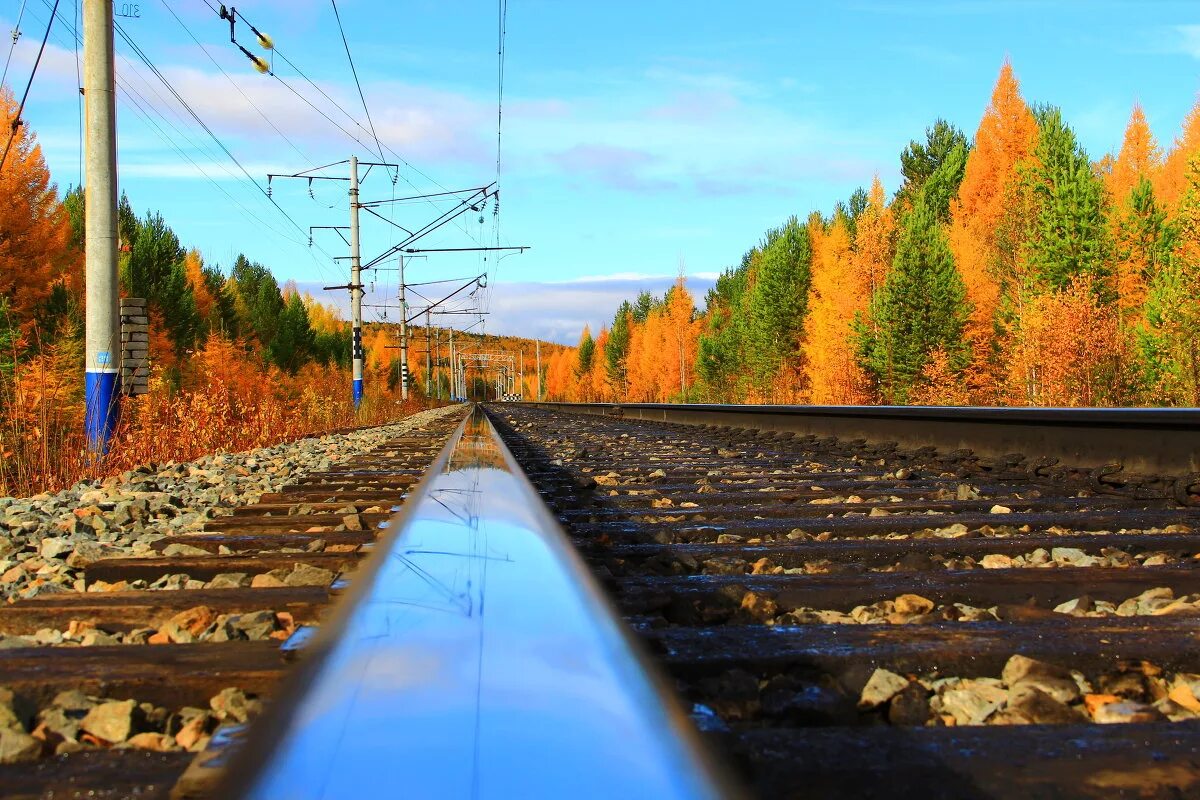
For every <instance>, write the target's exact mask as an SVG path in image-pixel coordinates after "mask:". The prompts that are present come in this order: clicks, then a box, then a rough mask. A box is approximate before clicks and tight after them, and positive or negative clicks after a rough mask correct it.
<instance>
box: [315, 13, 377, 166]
mask: <svg viewBox="0 0 1200 800" xmlns="http://www.w3.org/2000/svg"><path fill="white" fill-rule="evenodd" d="M329 2H330V4H332V5H333V16H334V18H335V19H337V26H338V33H340V34H341V35H342V46H343V47H345V48H346V60H347V61H349V62H350V74H351V75H353V76H354V85H355V86H356V87H358V99H359V100H361V101H362V106H363V111H364V112H365V113H366V115H367V124H368V125H370V126H371V138H373V139H374V140H375V147H376V148H377V149H378V150H379V160H380V161H387V156H385V155H384V154H383V145H381V144H380V143H379V135H378V134H377V133H375V123H374V121H372V119H371V109H369V108H367V98H366V96H364V95H363V90H362V84H361V83H359V82H358V70H356V69H355V68H354V57H353V56H351V55H350V42H348V41H346V29H345V28H343V27H342V15H341V14H339V13H338V7H337V0H329Z"/></svg>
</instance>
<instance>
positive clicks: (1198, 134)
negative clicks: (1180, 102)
mask: <svg viewBox="0 0 1200 800" xmlns="http://www.w3.org/2000/svg"><path fill="white" fill-rule="evenodd" d="M1197 153H1200V98H1197V100H1196V104H1195V105H1194V106H1192V110H1191V111H1189V112H1188V115H1187V116H1186V117H1184V119H1183V130H1182V131H1180V133H1179V136H1178V137H1177V138H1176V139H1175V143H1174V145H1172V147H1171V150H1170V152H1169V153H1167V157H1166V160H1165V161H1164V162H1163V166H1162V169H1161V170H1160V171H1159V173H1158V181H1157V182H1156V183H1155V186H1154V193H1155V194H1156V195H1158V197H1159V199H1161V200H1162V203H1163V205H1164V206H1166V207H1167V208H1169V209H1172V210H1173V209H1174V208H1175V207H1176V206H1177V205H1178V204H1179V201H1180V200H1182V199H1183V193H1184V191H1186V190H1187V185H1188V178H1187V167H1188V160H1189V159H1190V158H1191V157H1192V156H1194V155H1196V154H1197Z"/></svg>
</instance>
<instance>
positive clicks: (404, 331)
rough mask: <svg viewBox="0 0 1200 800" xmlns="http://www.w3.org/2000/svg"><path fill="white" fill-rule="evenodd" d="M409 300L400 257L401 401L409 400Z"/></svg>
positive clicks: (402, 262)
mask: <svg viewBox="0 0 1200 800" xmlns="http://www.w3.org/2000/svg"><path fill="white" fill-rule="evenodd" d="M407 320H408V300H407V299H406V297H405V293H404V256H400V399H401V400H407V399H408V321H407Z"/></svg>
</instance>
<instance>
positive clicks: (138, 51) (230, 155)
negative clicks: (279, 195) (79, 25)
mask: <svg viewBox="0 0 1200 800" xmlns="http://www.w3.org/2000/svg"><path fill="white" fill-rule="evenodd" d="M113 27H114V29H115V30H116V31H117V33H118V34H119V35H120V36H121V38H122V39H123V40H124V41H125V43H126V44H127V45H129V47H130V48H131V49H132V50H133V51H134V53H135V54H136V55H137V56H138V58H139V59H140V60H141V61H142V63H144V64H145V65H146V67H147V68H149V70H150V71H151V72H152V73H153V74H154V76H155V77H157V78H158V79H159V81H160V82H161V83H162V84H163V86H165V87H166V89H167V91H169V92H170V93H171V95H172V96H173V97H174V98H175V99H176V100H177V101H178V102H179V104H180V105H181V106H183V108H184V110H186V111H187V112H188V114H189V115H190V116H191V117H192V119H194V120H195V121H196V124H198V125H199V126H200V127H201V128H202V129H203V130H204V132H205V133H207V134H208V136H209V138H211V139H212V140H213V142H214V143H216V145H217V147H219V148H220V149H221V151H222V152H223V153H224V154H225V155H226V156H227V157H228V158H229V160H230V161H232V162H233V163H234V164H235V165H236V166H237V168H238V169H239V170H240V171H241V173H242V174H243V175H245V177H246V180H247V181H249V182H250V184H251V185H253V186H254V188H255V189H257V190H258V191H259V192H260V193H261V194H262V195H263V197H265V198H266V199H267V201H268V202H270V204H271V205H272V206H274V207H275V209H276V210H278V211H279V213H280V214H282V215H283V217H284V219H286V220H287V221H288V222H289V223H291V225H292V226H293V227H294V228H296V230H297V231H299V232H300V234H301V235H302V236H307V235H308V232H307V231H306V230H305V229H304V228H302V227H301V226H300V224H299V223H298V222H296V220H295V219H293V218H292V216H291V215H290V214H288V213H287V211H285V210H284V208H283V207H282V206H280V205H279V203H278V202H276V201H275V198H273V197H272V196H271V195H270V193H269V192H267V190H266V189H264V188H263V187H262V186H261V185H259V183H258V182H257V181H255V180H254V178H253V177H252V176H251V175H250V173H249V172H248V171H247V170H246V167H245V166H244V165H243V164H242V162H241V161H239V160H238V158H237V156H235V155H234V154H233V152H232V151H231V150H230V149H229V148H228V147H227V146H226V145H225V143H224V142H223V141H222V140H221V138H220V137H219V136H217V134H216V133H214V132H213V130H212V128H210V127H209V126H208V125H207V124H206V123H205V122H204V120H203V119H201V118H200V115H199V114H197V113H196V110H195V109H194V108H192V106H191V104H189V103H188V102H187V100H185V99H184V97H183V96H182V95H181V94H180V93H179V92H178V91H177V90H176V89H175V87H174V86H173V85H172V84H171V82H170V81H169V80H167V77H166V76H165V75H163V74H162V72H161V71H159V69H158V67H156V66H155V65H154V62H152V61H151V60H150V58H149V56H147V55H146V53H145V52H144V51H143V50H142V49H141V48H140V47H139V46H138V44H137V43H136V42H135V41H133V38H132V37H131V36H130V35H129V34H128V33H127V32H126V31H125V29H124V28H123V27H122V26H121V24H120V23H118V22H117V21H116V20H113ZM317 247H318V249H321V248H320V246H319V245H318V246H317ZM322 252H324V250H322ZM325 255H326V256H329V254H328V253H325ZM329 257H332V256H329Z"/></svg>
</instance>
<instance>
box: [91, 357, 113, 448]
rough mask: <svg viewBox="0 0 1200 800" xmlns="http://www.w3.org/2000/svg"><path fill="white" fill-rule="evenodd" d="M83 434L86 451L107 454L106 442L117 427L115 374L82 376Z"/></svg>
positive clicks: (95, 373)
mask: <svg viewBox="0 0 1200 800" xmlns="http://www.w3.org/2000/svg"><path fill="white" fill-rule="evenodd" d="M83 393H84V418H83V419H84V422H83V428H84V432H85V433H86V434H87V442H88V449H89V450H91V451H92V452H94V453H107V452H108V441H109V439H111V438H112V434H113V429H114V428H116V427H117V416H118V410H119V409H118V406H117V373H116V372H115V371H114V372H93V371H91V370H88V371H87V372H86V373H85V374H84V384H83Z"/></svg>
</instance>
